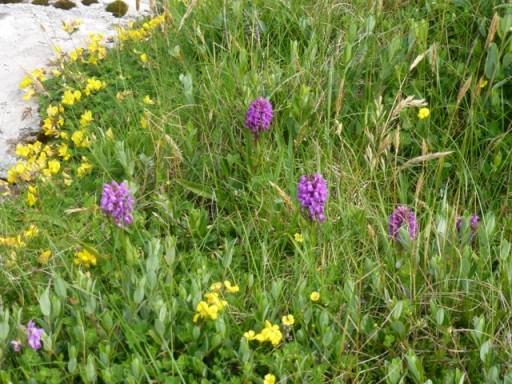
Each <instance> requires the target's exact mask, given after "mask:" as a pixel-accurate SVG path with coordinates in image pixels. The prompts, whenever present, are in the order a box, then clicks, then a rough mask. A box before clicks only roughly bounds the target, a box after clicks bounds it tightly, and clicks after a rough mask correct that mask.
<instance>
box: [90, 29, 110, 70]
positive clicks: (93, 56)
mask: <svg viewBox="0 0 512 384" xmlns="http://www.w3.org/2000/svg"><path fill="white" fill-rule="evenodd" d="M103 40H104V36H103V35H102V34H100V33H91V34H89V44H88V46H87V50H88V52H89V64H92V65H97V64H98V62H99V61H101V60H103V59H104V58H105V57H107V49H106V48H105V46H104V45H103Z"/></svg>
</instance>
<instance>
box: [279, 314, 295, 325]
mask: <svg viewBox="0 0 512 384" xmlns="http://www.w3.org/2000/svg"><path fill="white" fill-rule="evenodd" d="M281 321H282V323H283V325H286V326H287V327H291V326H292V325H293V324H295V318H294V317H293V315H285V316H283V318H282V319H281Z"/></svg>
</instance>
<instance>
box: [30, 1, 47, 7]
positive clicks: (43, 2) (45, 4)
mask: <svg viewBox="0 0 512 384" xmlns="http://www.w3.org/2000/svg"><path fill="white" fill-rule="evenodd" d="M32 4H34V5H43V6H45V7H46V6H48V5H50V4H49V3H48V0H32Z"/></svg>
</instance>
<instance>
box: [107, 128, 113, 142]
mask: <svg viewBox="0 0 512 384" xmlns="http://www.w3.org/2000/svg"><path fill="white" fill-rule="evenodd" d="M105 136H106V137H107V139H109V140H114V132H112V128H109V129H107V131H106V132H105Z"/></svg>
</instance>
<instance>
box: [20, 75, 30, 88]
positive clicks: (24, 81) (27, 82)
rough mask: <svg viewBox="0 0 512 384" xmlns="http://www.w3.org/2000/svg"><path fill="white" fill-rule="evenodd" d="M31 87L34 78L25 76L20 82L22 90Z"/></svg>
mask: <svg viewBox="0 0 512 384" xmlns="http://www.w3.org/2000/svg"><path fill="white" fill-rule="evenodd" d="M30 85H32V78H31V77H30V76H24V77H23V79H21V81H20V85H19V87H20V89H25V88H28V87H29V86H30Z"/></svg>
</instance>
